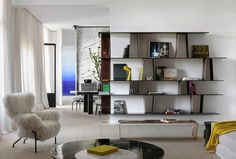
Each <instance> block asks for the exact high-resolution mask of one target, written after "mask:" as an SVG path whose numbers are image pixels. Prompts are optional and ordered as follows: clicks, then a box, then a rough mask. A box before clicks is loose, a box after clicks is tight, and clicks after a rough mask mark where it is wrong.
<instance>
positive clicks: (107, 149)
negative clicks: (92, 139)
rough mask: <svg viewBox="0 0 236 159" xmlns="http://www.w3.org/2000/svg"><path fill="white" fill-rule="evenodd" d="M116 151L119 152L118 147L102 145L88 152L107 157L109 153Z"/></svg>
mask: <svg viewBox="0 0 236 159" xmlns="http://www.w3.org/2000/svg"><path fill="white" fill-rule="evenodd" d="M116 151H118V147H115V146H109V145H101V146H97V147H92V148H89V149H88V150H87V152H88V153H93V154H96V155H101V156H104V155H107V154H109V153H113V152H116Z"/></svg>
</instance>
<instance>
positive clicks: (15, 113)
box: [3, 93, 60, 152]
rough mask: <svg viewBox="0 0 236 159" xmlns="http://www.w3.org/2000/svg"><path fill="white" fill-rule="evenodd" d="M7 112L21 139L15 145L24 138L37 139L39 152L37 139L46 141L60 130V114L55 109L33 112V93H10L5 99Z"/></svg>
mask: <svg viewBox="0 0 236 159" xmlns="http://www.w3.org/2000/svg"><path fill="white" fill-rule="evenodd" d="M3 103H4V106H5V108H6V111H7V114H8V115H9V117H10V118H11V119H12V120H13V122H14V124H15V125H16V128H17V135H18V137H19V139H18V140H17V141H16V142H14V144H13V145H12V147H14V146H15V144H16V143H17V142H19V141H20V140H21V139H22V138H25V140H24V142H23V143H25V141H26V140H27V139H28V138H31V139H34V140H35V152H37V140H39V141H45V140H47V139H49V138H52V137H55V144H56V136H57V134H58V132H59V130H60V123H59V114H58V112H55V111H49V110H45V111H40V112H32V108H33V107H34V106H35V97H34V95H33V94H32V93H15V94H8V95H7V96H5V97H4V99H3Z"/></svg>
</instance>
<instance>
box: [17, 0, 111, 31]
mask: <svg viewBox="0 0 236 159" xmlns="http://www.w3.org/2000/svg"><path fill="white" fill-rule="evenodd" d="M12 4H13V5H14V6H15V7H24V8H26V9H28V10H29V11H30V12H31V13H32V14H33V15H34V16H35V17H37V18H38V19H39V20H40V21H42V22H43V23H44V25H45V26H47V27H48V28H49V29H51V30H58V29H72V28H73V25H78V26H109V25H110V10H109V5H108V1H107V0H12Z"/></svg>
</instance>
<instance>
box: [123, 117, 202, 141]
mask: <svg viewBox="0 0 236 159" xmlns="http://www.w3.org/2000/svg"><path fill="white" fill-rule="evenodd" d="M118 124H119V136H120V138H125V137H127V138H132V137H134V138H139V137H148V138H152V137H156V135H157V136H158V137H168V135H169V137H183V136H184V135H186V134H187V133H188V134H189V131H185V130H187V129H188V130H190V131H191V137H193V138H194V139H197V134H198V123H197V122H196V121H194V120H172V121H169V122H163V121H161V120H119V121H118Z"/></svg>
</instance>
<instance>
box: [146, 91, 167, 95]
mask: <svg viewBox="0 0 236 159" xmlns="http://www.w3.org/2000/svg"><path fill="white" fill-rule="evenodd" d="M163 94H165V93H164V92H160V91H157V92H148V95H163Z"/></svg>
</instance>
